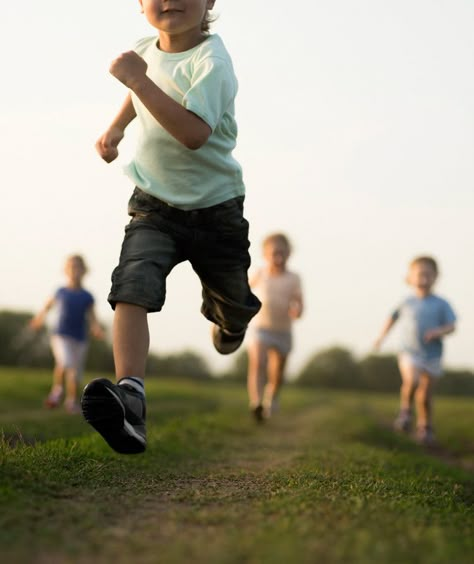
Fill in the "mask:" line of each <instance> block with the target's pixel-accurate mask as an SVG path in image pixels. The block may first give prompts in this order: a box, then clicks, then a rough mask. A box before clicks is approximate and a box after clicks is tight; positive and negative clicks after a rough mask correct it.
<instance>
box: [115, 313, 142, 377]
mask: <svg viewBox="0 0 474 564" xmlns="http://www.w3.org/2000/svg"><path fill="white" fill-rule="evenodd" d="M113 331H114V338H113V351H114V362H115V375H116V378H117V380H120V379H121V378H125V377H126V376H135V377H137V378H145V368H146V359H147V355H148V349H149V346H150V333H149V331H148V320H147V310H146V309H145V308H143V307H141V306H136V305H132V304H126V303H118V304H117V305H116V307H115V316H114V324H113Z"/></svg>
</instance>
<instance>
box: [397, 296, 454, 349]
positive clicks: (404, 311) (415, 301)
mask: <svg viewBox="0 0 474 564" xmlns="http://www.w3.org/2000/svg"><path fill="white" fill-rule="evenodd" d="M392 319H394V320H397V319H400V323H401V350H402V351H403V352H407V353H409V354H413V355H416V356H420V357H421V358H423V359H433V358H441V355H442V353H443V343H442V340H441V339H435V340H433V341H430V342H429V343H426V342H425V341H424V335H425V333H426V332H427V331H428V330H429V329H435V328H437V327H441V326H442V325H449V324H451V323H454V322H455V321H456V315H455V313H454V311H453V309H452V308H451V306H450V305H449V303H448V302H447V301H446V300H444V299H443V298H440V297H439V296H435V295H433V294H430V295H428V296H426V297H424V298H419V297H417V296H410V297H409V298H407V299H406V300H405V301H404V302H403V303H402V304H401V305H400V307H398V308H397V309H396V310H395V311H394V312H393V314H392Z"/></svg>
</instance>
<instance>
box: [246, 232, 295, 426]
mask: <svg viewBox="0 0 474 564" xmlns="http://www.w3.org/2000/svg"><path fill="white" fill-rule="evenodd" d="M290 253H291V246H290V242H289V240H288V238H287V237H286V235H284V234H282V233H274V234H272V235H269V236H268V237H266V238H265V240H264V241H263V257H264V260H265V263H266V264H265V266H264V267H263V268H261V269H260V270H258V271H257V272H256V273H255V274H254V275H253V276H252V278H251V280H250V285H251V287H252V289H253V290H254V291H255V293H256V295H257V296H258V297H259V298H260V300H261V302H262V309H261V310H260V312H259V313H258V315H257V316H256V317H255V319H254V320H253V322H252V324H251V327H252V331H251V333H250V335H249V337H250V339H249V344H248V356H249V366H248V378H247V388H248V395H249V403H250V409H251V410H252V413H253V415H254V416H255V418H256V420H257V421H262V420H263V418H264V417H265V418H268V417H270V416H271V415H272V413H273V412H274V411H275V409H276V407H277V398H278V392H279V390H280V387H281V385H282V383H283V375H284V370H285V365H286V361H287V358H288V354H289V353H290V351H291V347H292V332H291V326H292V322H293V320H295V319H298V318H299V317H301V315H302V313H303V294H302V290H301V281H300V277H299V276H298V275H297V274H295V273H294V272H290V271H289V270H287V268H286V263H287V261H288V259H289V257H290Z"/></svg>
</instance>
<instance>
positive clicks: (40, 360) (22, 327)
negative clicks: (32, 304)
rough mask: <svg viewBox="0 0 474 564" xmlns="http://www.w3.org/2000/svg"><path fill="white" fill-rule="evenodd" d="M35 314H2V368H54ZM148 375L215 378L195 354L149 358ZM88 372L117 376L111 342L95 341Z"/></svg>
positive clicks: (0, 324) (46, 339) (89, 352)
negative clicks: (32, 325)
mask: <svg viewBox="0 0 474 564" xmlns="http://www.w3.org/2000/svg"><path fill="white" fill-rule="evenodd" d="M32 317H33V315H32V314H31V313H23V312H13V311H0V366H24V367H31V368H33V367H35V368H52V366H53V357H52V354H51V350H50V346H49V333H48V330H47V329H46V328H43V329H41V330H40V331H34V330H32V329H30V328H29V322H30V320H31V319H32ZM147 367H148V373H149V375H150V376H153V375H158V374H160V375H165V376H177V377H187V378H196V379H207V378H211V371H210V370H209V367H208V366H207V363H206V361H205V360H204V359H203V358H202V357H201V356H200V355H198V354H196V353H194V352H192V351H183V352H180V353H176V354H168V355H156V354H150V355H149V357H148V363H147ZM86 368H87V370H88V371H91V372H104V373H113V371H114V359H113V354H112V346H111V344H110V342H108V341H107V340H103V341H98V340H97V339H91V340H90V344H89V351H88V355H87V366H86Z"/></svg>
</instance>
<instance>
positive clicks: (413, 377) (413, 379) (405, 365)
mask: <svg viewBox="0 0 474 564" xmlns="http://www.w3.org/2000/svg"><path fill="white" fill-rule="evenodd" d="M399 368H400V374H401V377H402V385H401V388H400V410H403V411H411V408H412V405H413V397H414V395H415V390H416V386H417V384H418V381H419V378H420V373H419V369H418V368H417V367H416V366H414V365H413V364H410V363H409V362H400V364H399Z"/></svg>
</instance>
